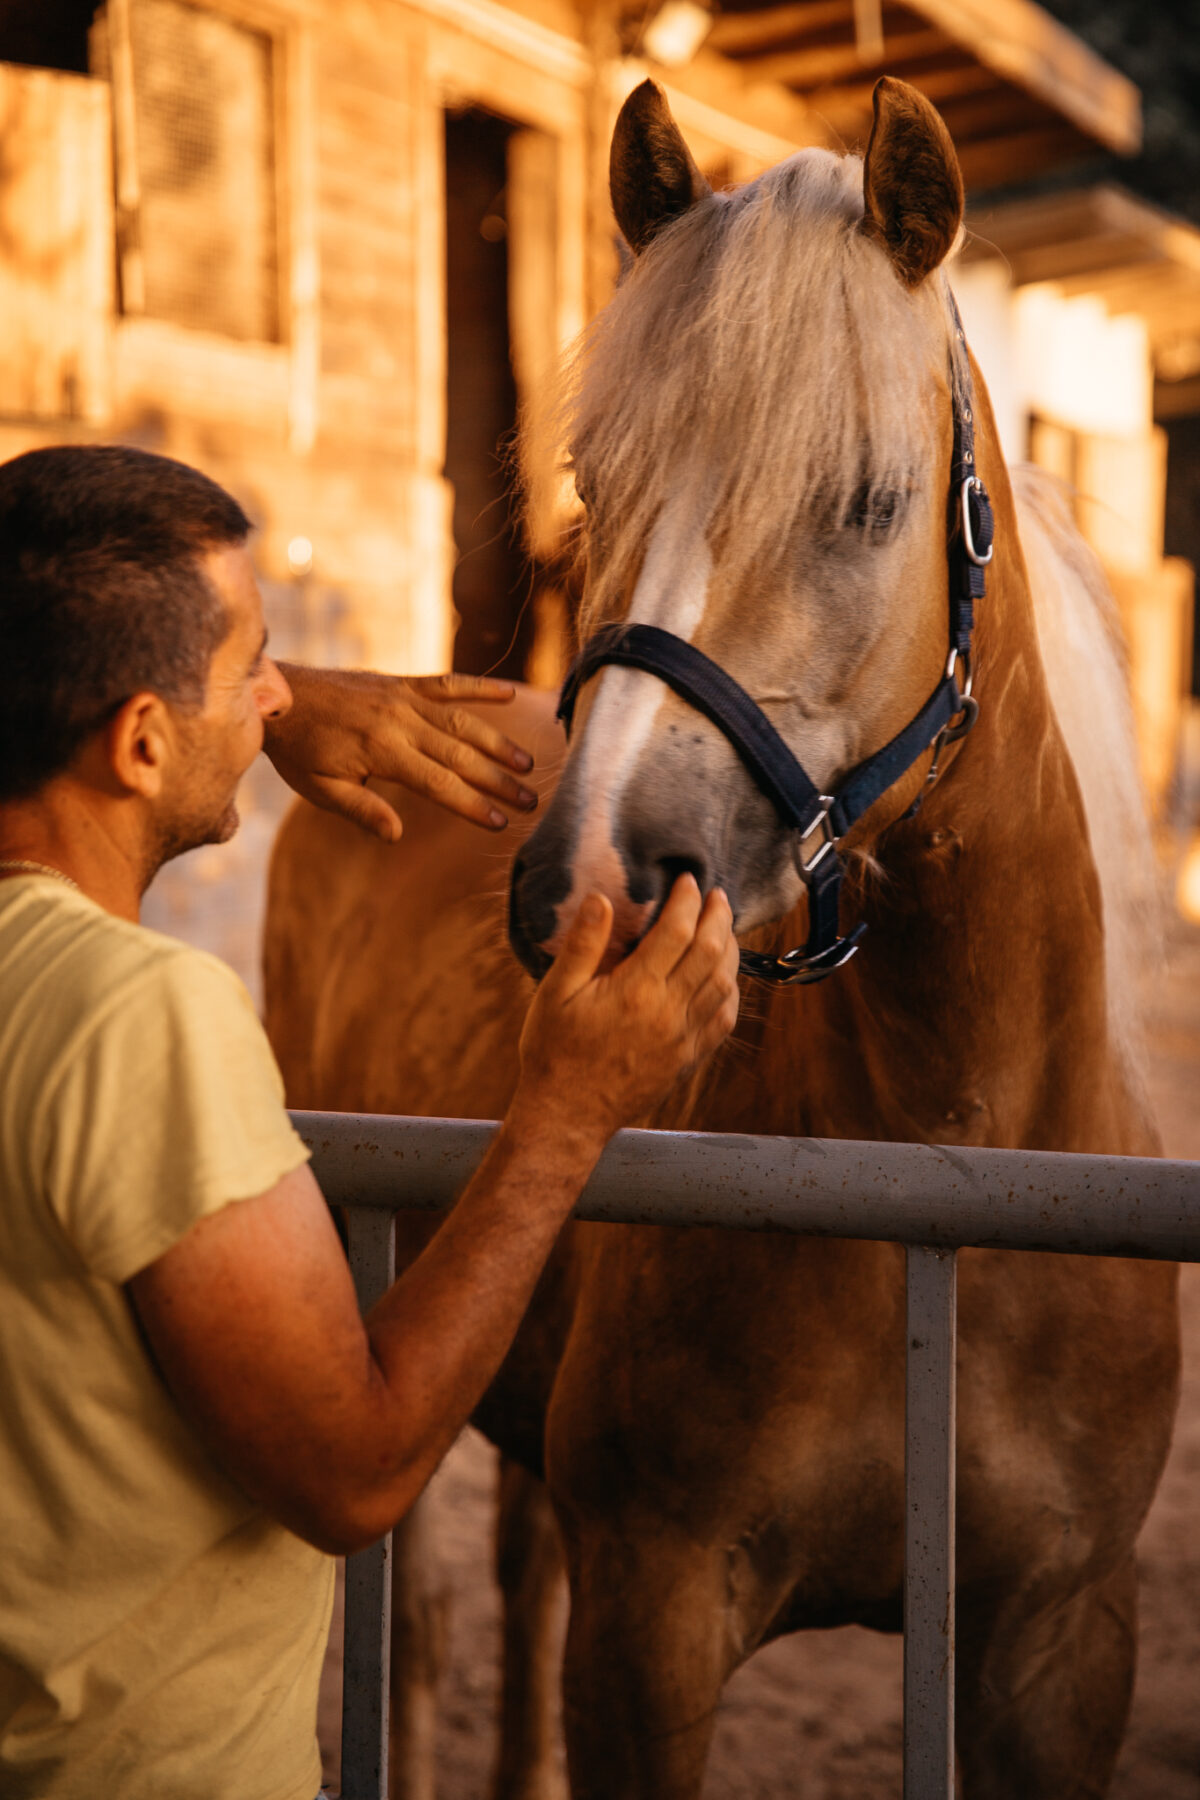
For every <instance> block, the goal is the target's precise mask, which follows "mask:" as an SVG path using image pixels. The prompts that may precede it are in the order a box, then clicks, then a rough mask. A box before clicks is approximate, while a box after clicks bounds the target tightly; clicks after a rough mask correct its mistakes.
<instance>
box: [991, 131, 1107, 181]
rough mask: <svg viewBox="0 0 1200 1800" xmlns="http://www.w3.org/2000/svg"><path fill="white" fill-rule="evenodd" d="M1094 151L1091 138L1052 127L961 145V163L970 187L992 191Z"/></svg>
mask: <svg viewBox="0 0 1200 1800" xmlns="http://www.w3.org/2000/svg"><path fill="white" fill-rule="evenodd" d="M1091 149H1092V145H1091V144H1090V143H1089V141H1088V139H1087V138H1085V137H1083V136H1081V134H1080V133H1079V132H1077V131H1075V130H1074V129H1073V128H1072V127H1071V126H1069V125H1050V126H1045V127H1041V128H1039V129H1036V130H1033V131H1020V132H1012V133H1007V134H1005V135H1003V136H999V137H994V138H980V139H979V140H978V141H977V142H976V143H973V144H961V145H959V147H958V160H959V163H960V165H961V167H962V173H963V181H964V182H965V183H966V185H967V187H968V188H990V187H1001V186H1003V185H1005V184H1006V183H1008V182H1011V181H1021V180H1023V179H1024V178H1025V177H1027V176H1030V175H1039V174H1042V173H1043V172H1044V171H1045V170H1046V169H1047V168H1048V167H1053V165H1054V164H1055V163H1060V162H1066V161H1069V160H1070V159H1071V158H1072V157H1078V156H1084V155H1087V154H1088V152H1089V151H1090V150H1091Z"/></svg>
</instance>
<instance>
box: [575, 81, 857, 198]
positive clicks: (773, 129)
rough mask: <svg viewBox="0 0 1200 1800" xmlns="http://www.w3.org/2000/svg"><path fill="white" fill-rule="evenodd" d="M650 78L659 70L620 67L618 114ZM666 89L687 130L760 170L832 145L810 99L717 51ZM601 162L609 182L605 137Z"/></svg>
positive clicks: (616, 95)
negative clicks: (816, 147) (815, 147)
mask: <svg viewBox="0 0 1200 1800" xmlns="http://www.w3.org/2000/svg"><path fill="white" fill-rule="evenodd" d="M648 74H655V75H656V78H661V71H655V70H654V69H653V68H652V66H651V65H648V64H646V63H642V62H637V61H635V60H634V59H632V58H630V59H629V60H627V61H625V62H622V63H620V64H619V65H618V66H617V68H616V69H615V70H614V72H613V77H612V80H613V111H614V116H615V110H616V107H617V106H619V105H620V103H621V101H622V100H623V99H624V98H625V95H626V94H628V93H629V92H630V91H631V89H633V88H634V87H636V86H637V84H638V82H639V81H644V80H645V78H646V76H647V75H648ZM663 86H664V88H665V91H666V94H667V98H668V99H669V101H670V103H671V110H672V111H673V112H674V114H675V117H676V119H677V120H678V121H679V124H680V126H681V127H682V129H683V130H684V131H685V132H702V133H703V134H704V135H705V136H706V137H708V138H710V139H711V140H712V142H713V143H714V144H719V145H723V146H724V147H725V148H726V149H727V150H732V151H733V152H734V153H735V154H736V155H738V156H744V157H748V158H750V159H751V160H752V161H753V162H754V163H755V165H756V167H757V169H759V170H761V169H765V168H767V167H769V165H770V164H772V163H777V162H779V161H781V160H782V159H783V158H784V157H786V156H791V155H793V154H794V153H795V151H797V150H799V149H801V148H803V147H804V146H805V145H808V144H823V145H828V144H830V143H831V142H833V141H834V139H833V138H832V137H831V133H830V130H829V127H828V125H827V124H826V122H825V121H824V120H823V119H821V118H820V117H819V116H818V115H817V114H816V113H815V112H814V111H813V110H812V108H811V107H810V105H809V103H808V101H807V100H803V99H801V97H800V96H799V94H795V93H793V92H792V90H791V89H790V88H786V87H784V86H783V84H782V83H781V82H777V81H759V80H757V79H755V78H754V76H753V74H752V71H751V69H750V68H749V66H748V65H746V64H744V63H731V62H730V61H729V59H728V58H727V57H724V56H718V55H717V54H716V52H715V51H710V50H701V51H700V53H699V55H697V56H696V57H694V58H693V60H692V61H691V62H690V63H689V64H688V65H687V67H686V68H684V69H672V71H671V75H670V79H669V80H668V81H666V82H664V83H663ZM610 130H611V128H610ZM603 160H604V170H605V181H606V182H607V168H608V142H607V138H606V139H605V143H604V158H603Z"/></svg>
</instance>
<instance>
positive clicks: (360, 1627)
mask: <svg viewBox="0 0 1200 1800" xmlns="http://www.w3.org/2000/svg"><path fill="white" fill-rule="evenodd" d="M292 1118H293V1120H294V1121H295V1124H296V1127H297V1130H298V1131H299V1132H300V1135H301V1137H303V1139H304V1140H305V1142H306V1143H307V1144H308V1145H309V1147H310V1148H311V1150H312V1152H313V1168H314V1171H315V1173H316V1176H317V1179H318V1180H319V1182H320V1184H321V1187H322V1189H323V1190H324V1192H325V1194H326V1196H327V1197H328V1199H329V1200H330V1201H331V1202H332V1203H333V1204H335V1205H337V1206H341V1207H344V1208H345V1209H346V1217H347V1221H348V1227H349V1239H350V1264H351V1268H352V1270H353V1273H354V1282H355V1287H356V1290H357V1293H358V1298H359V1303H360V1305H361V1306H362V1307H363V1309H364V1310H365V1309H366V1308H367V1307H369V1306H371V1305H373V1304H374V1302H375V1301H376V1300H377V1299H378V1298H379V1296H380V1294H382V1293H383V1291H384V1289H385V1288H386V1287H387V1286H388V1285H389V1284H390V1283H391V1281H392V1279H393V1277H394V1272H395V1249H394V1245H395V1229H394V1214H395V1213H396V1211H397V1210H408V1209H420V1210H426V1211H443V1210H445V1209H446V1208H448V1207H449V1206H451V1205H452V1204H453V1202H454V1200H455V1199H456V1197H457V1196H458V1194H459V1193H461V1191H462V1189H463V1187H464V1186H465V1184H466V1182H467V1181H468V1180H469V1178H470V1176H471V1175H472V1173H473V1172H474V1170H475V1169H476V1167H477V1166H478V1164H479V1162H480V1160H481V1158H482V1156H483V1153H484V1151H485V1150H486V1148H487V1146H488V1143H489V1141H490V1139H491V1136H492V1134H493V1132H494V1131H495V1129H496V1127H495V1126H494V1125H492V1124H486V1123H480V1122H478V1121H475V1120H466V1119H413V1118H393V1117H385V1116H377V1115H362V1114H356V1113H312V1112H310V1113H293V1114H292ZM575 1217H576V1218H578V1219H587V1220H596V1221H603V1222H609V1223H618V1222H620V1223H625V1224H646V1225H708V1226H713V1225H719V1226H722V1227H728V1228H732V1229H734V1230H739V1231H790V1232H796V1233H798V1234H800V1235H802V1236H808V1237H833V1238H870V1239H887V1240H890V1241H892V1242H894V1243H899V1244H903V1245H905V1247H906V1259H907V1326H908V1329H907V1335H906V1342H907V1345H908V1351H907V1376H906V1385H905V1405H906V1414H905V1461H904V1478H905V1540H904V1796H905V1800H953V1795H954V1503H955V1494H954V1434H955V1376H954V1369H955V1337H956V1292H957V1290H956V1264H955V1253H956V1251H958V1250H959V1249H961V1248H964V1247H968V1246H974V1247H983V1248H995V1249H1008V1250H1043V1251H1058V1252H1060V1253H1069V1254H1072V1255H1084V1256H1144V1257H1152V1258H1155V1257H1157V1258H1163V1259H1167V1260H1170V1261H1180V1262H1197V1261H1200V1164H1196V1163H1185V1162H1167V1161H1165V1160H1163V1161H1159V1160H1155V1159H1150V1158H1144V1157H1120V1156H1066V1155H1056V1154H1052V1153H1049V1152H1046V1151H1039V1152H1034V1151H1024V1150H978V1149H962V1150H959V1149H954V1150H951V1149H944V1148H938V1147H936V1146H931V1145H925V1144H868V1143H852V1142H843V1141H841V1140H837V1139H830V1138H770V1137H731V1136H721V1135H716V1134H710V1133H707V1132H662V1131H623V1132H621V1133H619V1134H618V1136H617V1137H616V1138H614V1139H613V1142H612V1143H611V1144H610V1145H609V1148H608V1149H607V1151H606V1152H605V1154H604V1157H603V1158H602V1160H601V1162H600V1164H599V1166H598V1167H597V1169H596V1172H595V1174H594V1175H593V1176H592V1179H591V1181H589V1183H588V1185H587V1188H586V1189H585V1191H584V1194H583V1196H582V1198H581V1200H580V1202H579V1205H578V1206H577V1207H576V1209H575ZM390 1553H391V1540H390V1538H388V1539H384V1540H383V1541H382V1542H381V1543H379V1544H376V1545H373V1546H372V1547H371V1548H370V1549H369V1550H364V1551H362V1552H360V1554H359V1555H357V1556H352V1557H350V1558H348V1560H347V1564H346V1650H345V1691H344V1692H345V1697H344V1701H343V1719H342V1800H386V1794H387V1736H388V1731H387V1727H388V1657H389V1643H390V1613H391V1581H390V1576H391V1571H390Z"/></svg>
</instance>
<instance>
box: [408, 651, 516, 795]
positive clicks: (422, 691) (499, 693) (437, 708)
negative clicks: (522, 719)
mask: <svg viewBox="0 0 1200 1800" xmlns="http://www.w3.org/2000/svg"><path fill="white" fill-rule="evenodd" d="M464 684H467V685H464ZM472 684H473V685H472ZM408 685H409V687H410V689H411V690H412V692H413V700H414V710H415V711H416V712H417V714H418V716H419V717H420V718H422V719H424V720H425V722H426V724H427V725H429V726H431V727H432V728H433V730H434V731H444V732H446V733H448V734H449V735H450V736H452V737H455V738H461V739H462V740H463V742H464V743H468V744H474V746H475V747H476V749H478V750H482V751H483V753H484V755H485V756H490V757H492V758H493V760H494V761H496V762H502V763H507V764H508V766H509V767H510V768H513V769H519V770H520V771H521V772H522V774H524V773H525V772H526V771H527V770H529V769H531V768H532V767H533V758H532V756H531V755H530V754H529V752H528V750H526V749H525V748H524V747H523V746H522V745H521V744H517V743H514V741H513V740H512V738H510V737H507V736H506V735H505V734H504V732H502V731H498V730H497V729H496V727H495V726H494V725H491V724H489V723H488V722H487V721H486V720H484V719H477V718H476V717H475V715H474V714H473V713H471V712H470V711H469V710H468V709H467V706H466V705H462V704H460V705H458V706H453V705H452V703H453V702H455V701H458V702H460V703H461V702H467V703H470V704H476V703H478V704H482V705H489V706H495V705H497V704H502V703H503V702H504V701H506V700H511V699H512V698H513V695H514V692H515V689H514V688H513V687H512V685H511V683H509V682H504V681H491V680H489V679H488V678H487V677H485V676H480V675H433V676H429V677H428V678H427V679H424V680H421V681H410V682H409V684H408ZM447 707H452V710H451V711H450V712H449V713H447V710H446V709H447Z"/></svg>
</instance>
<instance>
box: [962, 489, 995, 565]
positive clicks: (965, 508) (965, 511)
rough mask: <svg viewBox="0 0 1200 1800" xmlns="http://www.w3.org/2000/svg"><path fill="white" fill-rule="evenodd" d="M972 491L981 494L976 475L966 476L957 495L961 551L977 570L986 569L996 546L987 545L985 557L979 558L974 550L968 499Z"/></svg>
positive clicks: (981, 490) (973, 535)
mask: <svg viewBox="0 0 1200 1800" xmlns="http://www.w3.org/2000/svg"><path fill="white" fill-rule="evenodd" d="M972 489H974V491H975V492H976V493H977V494H982V492H983V483H982V481H980V479H979V477H978V475H968V476H967V478H966V480H965V481H964V482H963V484H962V490H961V493H960V495H959V504H960V506H961V507H962V534H963V549H964V550H965V551H966V553H967V556H968V558H969V559H970V561H971V562H973V563H974V564H975V567H976V568H977V569H986V568H987V566H988V564H989V563H990V562H991V560H992V557H993V556H994V555H995V552H996V546H995V544H989V545H988V547H987V555H986V556H981V555H980V554H979V552H978V550H977V549H976V548H975V534H974V532H973V531H972V529H971V505H970V498H971V491H972Z"/></svg>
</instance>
